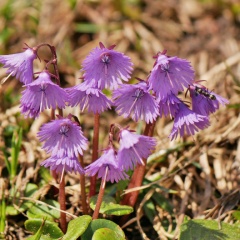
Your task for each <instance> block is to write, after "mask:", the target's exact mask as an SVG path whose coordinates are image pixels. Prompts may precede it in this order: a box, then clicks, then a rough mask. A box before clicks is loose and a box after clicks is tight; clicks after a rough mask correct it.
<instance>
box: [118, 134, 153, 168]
mask: <svg viewBox="0 0 240 240" xmlns="http://www.w3.org/2000/svg"><path fill="white" fill-rule="evenodd" d="M119 137H120V148H119V151H118V159H119V166H120V167H121V168H122V169H123V170H126V171H127V170H129V169H133V168H134V167H135V166H136V164H137V163H138V164H142V165H144V162H143V160H142V159H143V158H145V159H146V158H148V156H149V155H150V154H151V151H152V150H154V148H155V146H156V140H155V139H154V138H152V137H148V136H143V135H138V134H134V133H131V131H129V130H127V129H124V130H122V131H121V132H120V133H119Z"/></svg>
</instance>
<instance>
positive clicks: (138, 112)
mask: <svg viewBox="0 0 240 240" xmlns="http://www.w3.org/2000/svg"><path fill="white" fill-rule="evenodd" d="M113 99H114V105H115V106H117V107H116V111H117V112H118V114H119V115H123V117H124V118H127V117H129V116H130V115H131V117H132V119H133V120H134V121H138V119H141V120H145V121H146V122H147V123H150V122H151V123H152V122H153V121H155V120H156V118H157V116H158V115H159V112H158V103H157V101H156V100H155V98H154V97H153V96H152V95H151V94H150V93H149V90H148V86H147V83H146V82H144V81H142V82H140V83H138V84H135V85H130V84H122V85H120V88H119V89H117V90H115V91H114V92H113Z"/></svg>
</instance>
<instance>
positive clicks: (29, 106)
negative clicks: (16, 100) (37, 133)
mask: <svg viewBox="0 0 240 240" xmlns="http://www.w3.org/2000/svg"><path fill="white" fill-rule="evenodd" d="M68 100H69V98H68V94H67V93H66V92H65V90H64V89H62V88H61V87H59V86H58V85H57V84H55V83H53V82H52V81H51V77H50V75H49V73H48V72H47V71H43V72H41V73H40V74H39V76H38V78H37V79H36V80H35V81H33V82H32V83H30V84H28V85H26V89H25V90H24V91H23V92H22V98H21V100H20V102H21V105H20V108H21V112H22V114H24V115H25V116H26V117H33V118H34V117H38V115H39V113H40V112H42V111H43V110H45V109H47V108H49V109H50V108H51V109H56V108H57V107H58V108H65V103H66V102H67V101H68Z"/></svg>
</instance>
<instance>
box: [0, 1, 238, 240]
mask: <svg viewBox="0 0 240 240" xmlns="http://www.w3.org/2000/svg"><path fill="white" fill-rule="evenodd" d="M8 2H10V1H6V0H5V1H1V3H0V9H3V7H4V6H5V5H6V4H7V3H8ZM70 2H72V3H74V2H76V3H75V6H73V7H71V5H70ZM239 8H240V6H239V4H238V3H237V1H231V0H226V1H217V0H215V1H214V0H212V1H206V2H205V1H197V0H186V1H177V0H170V1H158V0H142V1H141V0H135V1H124V0H115V1H111V0H102V1H97V0H95V1H93V0H92V1H90V0H89V1H86V0H85V1H83V0H82V1H66V0H65V1H54V0H44V1H40V0H38V1H34V3H32V4H30V3H29V4H28V1H13V3H12V4H11V5H10V8H9V11H8V12H7V13H8V14H7V13H5V15H4V14H2V16H1V15H0V23H1V24H0V33H1V34H0V49H1V54H8V53H14V52H20V51H21V49H22V47H23V44H24V43H27V44H28V45H30V46H34V45H37V44H39V43H42V42H47V43H50V44H52V45H55V47H56V49H57V52H58V56H59V69H60V75H61V78H62V81H63V83H64V85H65V86H73V85H74V84H76V82H77V81H79V80H76V79H77V77H79V76H80V73H79V69H80V66H81V62H82V60H83V59H84V58H85V57H86V55H87V54H88V53H89V51H90V50H91V49H92V48H94V47H96V46H97V45H98V42H99V41H101V42H103V43H104V44H105V45H107V46H110V45H112V44H117V47H116V49H117V50H119V51H122V52H125V54H126V55H128V56H130V57H131V59H132V61H133V63H134V66H135V70H134V74H133V77H139V78H143V79H145V78H146V76H147V75H148V73H149V71H150V70H151V67H152V65H153V59H152V56H153V55H155V54H156V53H157V52H158V51H162V50H163V49H167V50H168V54H169V55H177V56H179V57H181V58H186V59H188V60H190V61H191V63H192V65H193V67H194V69H195V70H196V79H202V80H207V82H206V85H207V87H208V88H209V89H211V90H214V92H216V93H217V94H219V95H222V96H223V97H226V98H228V99H229V100H230V105H229V106H228V107H227V108H221V109H220V110H219V111H218V112H217V113H216V114H215V115H214V116H212V117H211V126H210V127H209V128H208V129H206V130H204V131H202V132H201V133H199V134H198V135H197V136H196V137H195V142H192V139H191V138H185V139H184V140H178V141H174V142H170V141H169V139H168V135H169V133H170V129H171V124H172V122H171V120H170V119H160V120H158V122H157V125H156V130H155V136H156V138H157V140H158V146H157V153H156V156H154V157H153V161H152V162H151V163H149V167H148V172H147V179H149V180H150V181H153V183H154V184H155V183H156V184H158V185H160V186H162V187H165V188H167V189H172V190H175V191H176V193H167V192H164V191H160V190H159V189H155V188H153V187H151V186H153V183H152V184H149V186H148V185H147V186H148V187H149V188H146V189H145V193H146V195H145V196H144V197H143V198H140V199H139V205H138V207H137V211H136V218H133V219H131V222H135V224H132V225H130V227H129V226H128V227H127V228H126V229H127V230H126V231H127V232H128V234H129V236H130V238H129V239H137V238H139V237H137V233H133V232H134V231H135V230H134V226H136V225H137V226H138V230H139V231H140V233H141V235H142V236H143V237H144V238H145V239H157V237H159V239H160V236H161V239H168V238H170V239H172V238H174V237H176V236H177V233H178V229H179V226H180V224H181V223H182V221H183V218H184V216H185V215H187V216H190V217H191V218H204V217H212V218H217V217H220V218H221V219H222V220H223V221H226V222H233V218H232V216H231V211H230V212H229V210H231V207H234V206H235V205H237V204H238V201H237V200H236V201H235V202H234V201H226V200H225V198H226V199H227V200H228V199H229V198H230V199H231V196H235V197H236V195H232V194H236V192H234V193H232V192H233V191H239V189H240V188H239V187H240V177H239V176H240V174H239V173H240V170H239V167H240V140H239V136H240V115H239V107H240V97H239V93H240V80H239V77H240V50H239V49H240V42H239V38H240V29H239V24H240V12H239ZM4 29H5V30H4ZM6 29H7V30H6ZM4 31H5V32H6V35H7V36H5V35H4V34H3V33H4ZM4 37H5V39H4ZM43 54H47V53H43ZM36 67H37V68H39V69H41V65H39V66H36ZM4 76H5V70H3V69H0V79H2V78H4ZM9 89H12V94H11V97H13V96H18V94H19V92H20V91H21V86H20V85H19V84H18V83H17V82H16V81H15V80H13V79H11V80H9V81H7V82H6V83H5V84H4V85H2V86H0V124H1V125H0V146H1V147H4V144H5V143H4V141H3V131H4V129H5V128H6V127H7V126H9V125H13V126H17V125H19V124H20V123H21V124H22V123H23V121H25V122H24V126H25V130H26V129H28V132H27V133H26V134H25V135H24V142H23V147H22V150H21V154H20V157H19V161H20V164H21V166H22V167H21V171H20V173H19V175H18V177H17V179H16V184H17V186H19V188H20V187H21V189H23V188H24V186H25V185H26V183H27V182H29V181H31V182H34V181H35V182H36V181H37V179H36V175H37V172H38V170H39V162H40V161H41V160H42V159H44V158H45V157H46V156H45V155H44V153H43V152H42V150H41V149H40V145H39V142H38V141H37V139H36V133H37V131H38V129H39V127H40V125H41V124H42V123H44V122H46V121H48V119H49V117H48V115H47V114H43V115H41V117H40V118H39V119H37V120H36V121H34V122H32V121H31V120H30V121H29V120H23V118H22V117H21V116H19V115H18V112H19V105H18V102H17V100H16V101H15V100H12V102H8V101H6V98H5V97H4V96H5V95H6V93H7V92H8V91H9ZM182 97H184V96H182ZM67 111H70V109H68V110H67ZM74 113H75V114H78V113H79V112H78V109H74ZM106 118H108V119H109V118H110V120H108V119H106ZM82 119H85V120H87V123H86V124H85V126H84V127H85V132H86V134H87V135H88V136H89V137H90V132H91V130H92V125H91V124H92V123H93V120H92V119H91V116H87V115H84V116H83V117H82ZM101 121H102V123H103V127H102V129H101V133H102V137H101V139H102V141H101V144H102V145H103V146H104V143H105V141H106V140H105V132H106V131H107V129H108V124H109V122H113V121H118V122H122V121H123V119H122V118H121V117H116V116H115V115H113V114H112V113H111V114H110V113H109V114H106V115H105V116H104V117H103V119H102V120H101ZM124 123H127V121H126V120H124ZM130 124H131V125H132V126H133V127H136V124H133V123H130ZM186 142H188V143H190V144H188V145H184V143H186ZM170 149H171V151H169V150H170ZM164 150H166V151H165V152H164ZM86 157H87V158H88V156H86ZM36 160H37V162H36ZM3 169H4V161H3V156H2V155H0V173H1V172H2V170H3ZM160 175H161V179H160V180H157V181H156V182H155V181H154V179H155V180H156V179H158V177H159V176H160ZM67 179H68V181H69V183H70V185H71V187H69V188H68V201H71V205H72V207H71V208H70V209H69V212H71V213H73V214H76V215H77V214H78V211H77V210H78V208H79V206H78V202H79V194H76V189H77V188H76V186H77V185H78V177H76V176H74V175H71V176H69V177H68V178H67ZM2 181H4V182H5V193H7V189H8V181H7V179H6V178H4V176H2V177H1V182H2ZM73 189H75V190H73ZM1 190H2V189H1ZM154 192H157V193H158V194H162V195H163V196H164V197H166V198H167V199H168V200H169V202H170V203H171V204H172V205H173V207H174V213H173V214H170V213H169V212H167V211H165V210H164V209H162V208H160V207H159V206H156V212H157V214H156V216H155V217H154V219H153V227H152V225H151V224H150V223H148V222H147V223H146V221H141V218H142V216H143V215H144V212H143V205H144V203H145V202H146V201H147V200H148V199H150V198H151V196H152V195H153V194H154ZM45 193H47V191H46V192H45ZM216 196H223V198H222V199H220V200H219V199H218V198H217V197H216ZM238 198H239V195H238ZM211 209H212V210H211ZM10 220H11V221H10V222H9V223H8V226H7V228H8V229H7V233H8V236H9V238H8V239H23V237H24V234H25V233H24V230H22V223H21V224H19V222H21V220H19V219H10ZM165 220H167V221H168V223H169V226H168V229H167V230H166V228H163V226H162V224H161V223H162V222H163V221H165ZM153 229H154V230H153ZM174 230H176V231H175V233H174ZM153 232H154V233H153ZM152 233H153V234H152ZM14 235H15V237H14ZM134 236H136V238H134ZM151 236H154V238H152V237H151Z"/></svg>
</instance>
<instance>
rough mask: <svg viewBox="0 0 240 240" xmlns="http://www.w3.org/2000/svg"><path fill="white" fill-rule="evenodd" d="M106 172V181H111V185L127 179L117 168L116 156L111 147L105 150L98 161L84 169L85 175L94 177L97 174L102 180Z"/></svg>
mask: <svg viewBox="0 0 240 240" xmlns="http://www.w3.org/2000/svg"><path fill="white" fill-rule="evenodd" d="M106 171H107V175H106V181H111V182H112V183H113V182H114V181H115V182H118V181H120V180H124V179H128V175H127V174H126V173H125V172H124V171H122V170H121V169H120V168H119V166H118V163H117V155H116V153H115V150H114V149H113V147H109V148H107V149H105V150H104V151H103V155H102V156H101V157H100V158H99V159H97V160H96V161H95V162H93V163H91V164H90V165H88V166H87V167H86V168H85V173H86V175H89V176H94V175H96V174H98V175H97V177H98V178H104V177H105V174H106Z"/></svg>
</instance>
